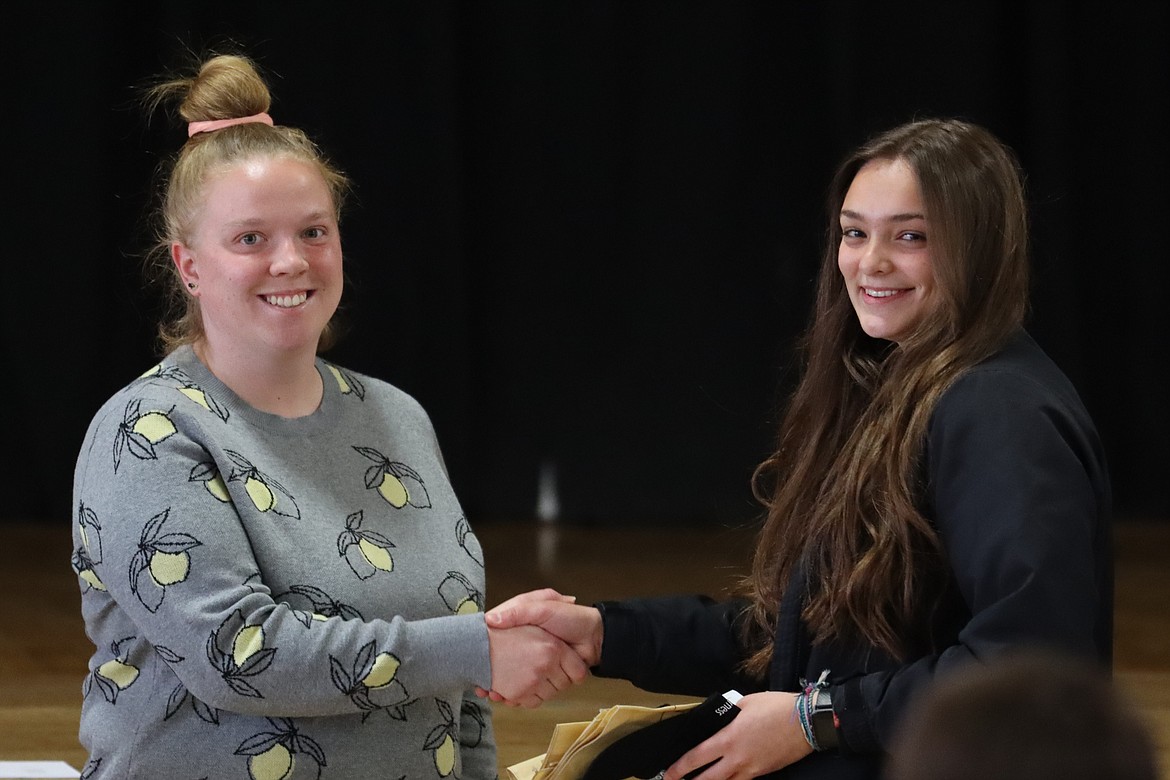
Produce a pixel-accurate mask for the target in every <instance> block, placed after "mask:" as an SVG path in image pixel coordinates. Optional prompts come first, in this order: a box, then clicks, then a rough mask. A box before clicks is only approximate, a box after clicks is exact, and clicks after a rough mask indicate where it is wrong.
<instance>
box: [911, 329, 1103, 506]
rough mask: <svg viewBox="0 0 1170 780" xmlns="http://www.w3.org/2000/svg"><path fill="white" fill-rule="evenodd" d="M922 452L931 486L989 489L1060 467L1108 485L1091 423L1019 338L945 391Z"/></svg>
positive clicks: (1039, 355)
mask: <svg viewBox="0 0 1170 780" xmlns="http://www.w3.org/2000/svg"><path fill="white" fill-rule="evenodd" d="M925 451H926V456H927V465H928V468H929V469H930V472H931V474H932V477H933V478H934V479H935V480H944V481H945V480H946V479H949V478H954V479H956V480H958V479H963V480H971V479H982V480H983V481H984V482H985V483H986V485H994V484H999V483H1001V482H1011V481H1013V480H1019V479H1024V478H1025V476H1026V475H1027V474H1029V473H1033V472H1034V471H1035V470H1038V469H1058V468H1060V467H1062V466H1061V464H1063V465H1064V466H1067V467H1070V468H1075V469H1077V470H1079V471H1084V472H1087V473H1088V474H1090V476H1091V478H1092V480H1093V481H1094V483H1096V484H1098V485H1100V486H1104V485H1105V484H1106V482H1107V477H1106V466H1105V454H1104V450H1103V448H1102V445H1101V441H1100V438H1099V436H1098V433H1097V429H1096V426H1095V425H1094V423H1093V420H1092V418H1091V417H1090V416H1089V413H1088V411H1087V410H1086V408H1085V406H1084V404H1082V403H1081V399H1080V397H1079V396H1078V395H1077V392H1076V390H1075V388H1074V387H1073V385H1072V383H1071V382H1070V381H1069V379H1068V378H1067V377H1066V376H1065V375H1064V373H1063V372H1062V371H1061V370H1060V368H1059V367H1057V365H1056V364H1055V363H1054V362H1053V361H1052V360H1051V359H1050V358H1049V357H1048V356H1047V355H1046V354H1045V353H1044V351H1043V350H1042V349H1041V348H1040V347H1039V346H1038V345H1037V344H1036V342H1035V341H1033V340H1032V339H1031V337H1029V336H1028V335H1027V334H1026V333H1023V332H1020V333H1019V334H1018V335H1017V336H1016V337H1015V338H1013V339H1012V341H1011V342H1009V343H1008V344H1007V345H1006V346H1005V347H1004V349H1003V350H1001V351H1000V352H999V353H997V354H996V355H994V356H992V357H991V358H989V359H987V360H985V361H984V362H982V363H980V364H978V365H976V366H974V367H972V368H971V369H970V370H968V371H967V372H966V373H965V374H963V375H962V376H961V377H960V378H959V379H958V380H956V381H955V382H954V384H952V385H951V387H950V388H948V389H947V391H946V392H945V393H944V394H943V396H942V397H941V398H940V399H939V402H938V404H937V405H936V407H935V409H934V411H933V413H932V415H931V419H930V423H929V426H928V430H927V437H926V449H925ZM993 474H998V475H999V476H998V477H996V478H994V479H993V478H992V477H991V476H990V475H993ZM1101 489H1102V490H1104V488H1103V487H1102V488H1101Z"/></svg>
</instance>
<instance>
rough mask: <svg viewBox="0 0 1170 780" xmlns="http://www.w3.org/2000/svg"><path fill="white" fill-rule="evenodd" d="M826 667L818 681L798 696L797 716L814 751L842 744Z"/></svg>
mask: <svg viewBox="0 0 1170 780" xmlns="http://www.w3.org/2000/svg"><path fill="white" fill-rule="evenodd" d="M828 676H829V671H828V670H827V669H826V670H825V671H824V672H823V673H822V674H821V677H820V679H819V680H817V681H816V683H813V684H810V685H806V686H805V688H804V690H803V691H801V692H800V693H799V694H797V696H796V704H795V707H796V716H797V721H798V722H799V723H800V728H801V731H802V732H804V738H805V741H806V742H808V744H809V747H811V748H812V749H813V750H814V751H817V752H824V751H827V750H837V749H838V748H839V747H840V746H841V739H840V727H841V724H840V722H839V721H838V720H837V714H836V712H835V711H834V710H833V695H832V693H831V692H830V690H829V684H828Z"/></svg>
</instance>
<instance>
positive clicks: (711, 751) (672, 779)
mask: <svg viewBox="0 0 1170 780" xmlns="http://www.w3.org/2000/svg"><path fill="white" fill-rule="evenodd" d="M722 752H723V751H722V750H719V749H718V748H716V747H715V746H713V745H712V744H711V740H710V739H707V740H705V741H703V742H700V743H699V744H698V745H696V746H695V747H693V748H691V749H690V750H688V751H687V752H686V753H683V754H682V755H681V756H679V758H678V760H677V761H675V762H674V763H673V764H671V765H670V767H669V768H667V770H666V771H665V772H664V773H663V774H662V780H682V778H684V777H686V776H687V775H689V774H690V773H691V772H693V771H695V770H696V769H699V768H700V767H704V766H706V765H707V764H710V763H711V762H712V761H715V762H716V763H715V764H714V765H713V766H711V767H708V768H707V769H706V770H705V771H704V772H702V774H700V775H698V776H697V777H696V778H695V780H699V778H701V780H725V778H728V777H730V776H731V766H730V764H729V763H728V762H726V761H722V760H719V759H721V758H722Z"/></svg>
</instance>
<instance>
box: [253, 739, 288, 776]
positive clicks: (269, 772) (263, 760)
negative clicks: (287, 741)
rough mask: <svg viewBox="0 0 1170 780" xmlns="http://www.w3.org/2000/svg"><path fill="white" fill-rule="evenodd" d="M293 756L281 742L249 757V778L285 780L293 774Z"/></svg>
mask: <svg viewBox="0 0 1170 780" xmlns="http://www.w3.org/2000/svg"><path fill="white" fill-rule="evenodd" d="M292 771H293V755H292V753H290V752H289V750H288V748H286V747H285V746H284V745H281V744H280V743H279V742H278V743H277V744H275V745H273V746H272V747H270V748H268V749H267V750H265V751H264V752H263V753H258V754H257V755H254V756H249V757H248V776H249V777H251V778H252V780H284V779H285V778H286V777H288V776H289V775H291V774H292Z"/></svg>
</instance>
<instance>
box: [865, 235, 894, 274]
mask: <svg viewBox="0 0 1170 780" xmlns="http://www.w3.org/2000/svg"><path fill="white" fill-rule="evenodd" d="M857 268H858V270H859V271H861V273H863V274H867V275H868V274H881V273H885V272H886V271H888V270H889V269H890V259H889V258H888V257H887V256H886V253H885V251H883V249H882V246H881V244H880V243H879V242H877V241H871V242H869V243H868V244H867V245H866V247H865V249H864V250H863V251H862V253H861V257H860V258H859V259H858V264H857Z"/></svg>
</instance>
